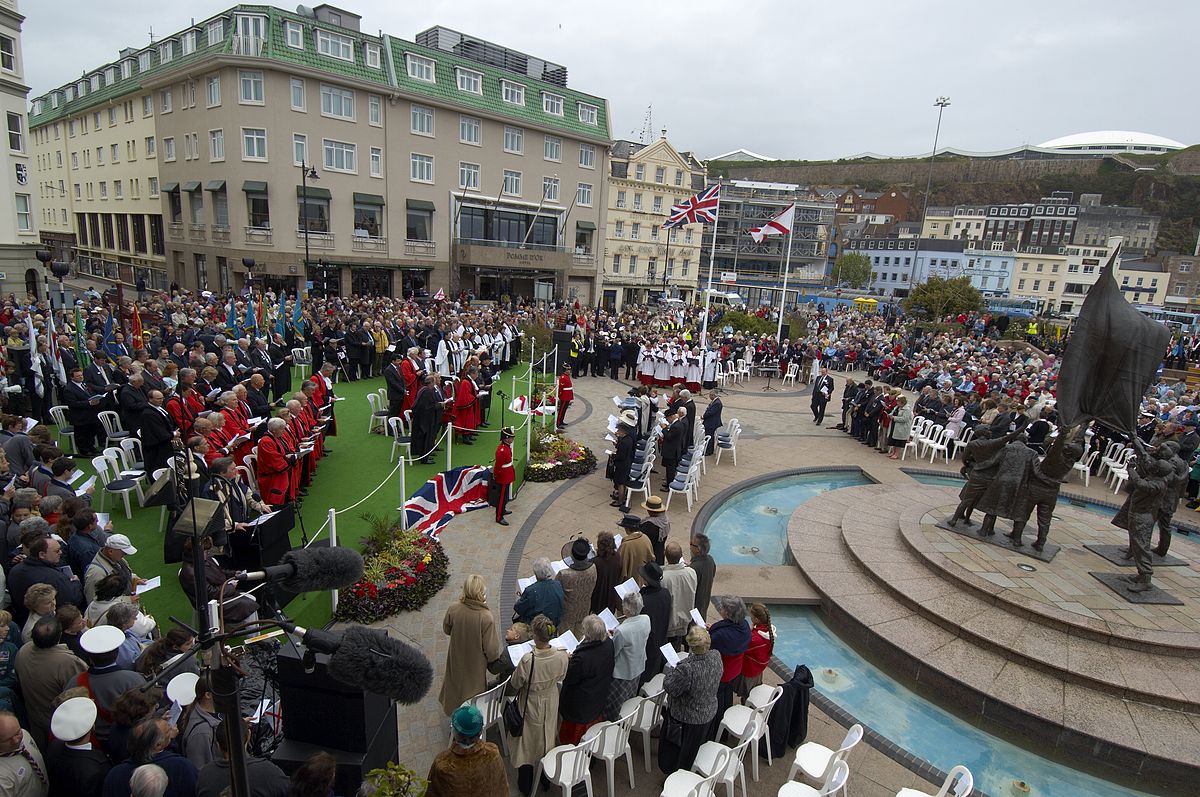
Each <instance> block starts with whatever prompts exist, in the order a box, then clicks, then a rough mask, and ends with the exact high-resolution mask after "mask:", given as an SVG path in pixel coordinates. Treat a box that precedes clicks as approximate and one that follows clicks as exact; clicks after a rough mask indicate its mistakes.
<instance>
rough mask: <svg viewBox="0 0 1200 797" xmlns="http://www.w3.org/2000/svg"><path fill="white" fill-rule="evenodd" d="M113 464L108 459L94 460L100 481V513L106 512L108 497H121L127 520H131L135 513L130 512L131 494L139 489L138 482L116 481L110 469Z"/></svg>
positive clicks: (103, 457)
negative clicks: (105, 503) (105, 501)
mask: <svg viewBox="0 0 1200 797" xmlns="http://www.w3.org/2000/svg"><path fill="white" fill-rule="evenodd" d="M111 467H112V463H111V462H110V461H109V459H108V457H105V456H99V457H93V458H92V468H94V469H95V471H96V477H97V478H98V479H99V480H100V489H99V490H98V492H99V493H100V511H101V512H103V511H104V499H105V497H106V496H108V495H119V496H121V500H122V501H124V502H125V519H126V520H131V519H132V518H133V513H132V512H131V511H130V510H129V494H130V493H132V492H133V491H134V490H136V489H137V482H135V481H134V480H133V479H115V478H113V476H112V474H111V471H110V468H111Z"/></svg>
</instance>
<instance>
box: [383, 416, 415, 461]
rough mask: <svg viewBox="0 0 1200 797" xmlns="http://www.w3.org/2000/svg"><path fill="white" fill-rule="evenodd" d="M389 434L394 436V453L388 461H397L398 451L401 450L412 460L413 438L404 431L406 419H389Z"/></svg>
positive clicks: (400, 451)
mask: <svg viewBox="0 0 1200 797" xmlns="http://www.w3.org/2000/svg"><path fill="white" fill-rule="evenodd" d="M387 424H388V434H389V436H390V437H391V438H392V453H391V455H390V456H389V457H388V462H395V461H396V453H397V452H399V453H400V454H401V456H403V457H404V458H405V459H407V460H408V461H410V462H411V461H412V438H411V437H409V435H408V434H407V433H406V432H405V431H404V420H403V419H402V418H400V417H392V418H388V419H387Z"/></svg>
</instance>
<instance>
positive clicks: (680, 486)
mask: <svg viewBox="0 0 1200 797" xmlns="http://www.w3.org/2000/svg"><path fill="white" fill-rule="evenodd" d="M703 461H704V460H703V458H700V459H698V460H696V461H695V462H693V463H692V464H691V465H690V466H688V469H687V472H686V473H685V474H684V475H683V477H682V479H681V478H680V475H679V474H678V473H676V474H675V481H673V482H671V483H670V484H669V485H668V486H667V500H666V502H665V503H664V504H663V506H664V508H666V509H670V508H671V496H673V495H675V494H680V495H682V496H683V497H684V498H685V499H686V500H687V508H688V512H691V511H692V502H693V501H696V500H699V498H698V496H697V491H698V490H699V484H700V463H701V462H703Z"/></svg>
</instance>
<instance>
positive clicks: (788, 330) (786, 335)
mask: <svg viewBox="0 0 1200 797" xmlns="http://www.w3.org/2000/svg"><path fill="white" fill-rule="evenodd" d="M779 339H780V340H791V339H792V325H791V324H784V325H783V329H781V330H780V332H779Z"/></svg>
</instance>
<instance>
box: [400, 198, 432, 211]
mask: <svg viewBox="0 0 1200 797" xmlns="http://www.w3.org/2000/svg"><path fill="white" fill-rule="evenodd" d="M406 201H407V202H408V209H409V210H428V211H430V212H433V211H435V210H437V208H435V207H434V206H433V203H432V202H430V201H429V200H427V199H409V200H406Z"/></svg>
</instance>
